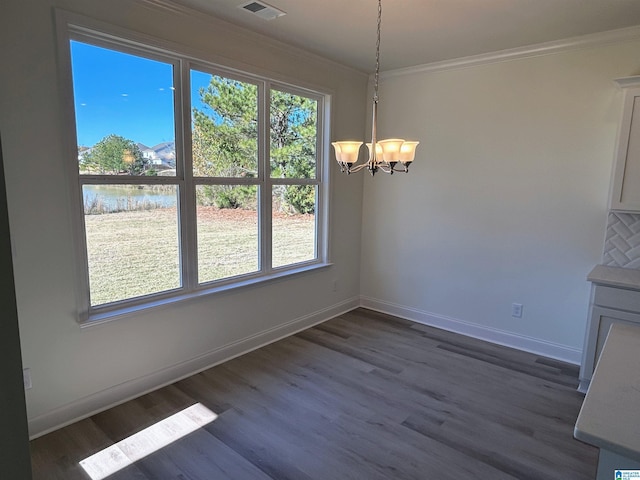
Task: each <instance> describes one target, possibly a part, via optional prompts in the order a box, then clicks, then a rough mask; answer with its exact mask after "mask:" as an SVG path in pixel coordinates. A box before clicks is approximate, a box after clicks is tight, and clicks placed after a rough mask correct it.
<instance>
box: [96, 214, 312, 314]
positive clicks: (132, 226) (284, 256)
mask: <svg viewBox="0 0 640 480" xmlns="http://www.w3.org/2000/svg"><path fill="white" fill-rule="evenodd" d="M85 224H86V233H87V249H88V257H89V282H90V287H91V304H92V305H94V306H95V305H102V304H105V303H110V302H114V301H118V300H123V299H127V298H132V297H137V296H141V295H147V294H151V293H157V292H161V291H165V290H171V289H174V288H179V287H180V265H179V254H178V252H179V249H178V227H177V215H176V210H175V209H174V208H160V209H155V210H149V211H134V212H119V213H110V214H102V215H86V216H85ZM314 237H315V222H314V217H313V215H280V214H274V219H273V254H272V255H273V265H274V266H282V265H288V264H291V263H297V262H300V261H304V260H310V259H312V258H314V251H315V246H314ZM257 269H258V227H257V216H256V213H255V212H253V211H245V210H219V209H216V208H214V207H198V278H199V281H200V282H207V281H211V280H219V279H222V278H227V277H231V276H235V275H241V274H245V273H251V272H255V271H256V270H257Z"/></svg>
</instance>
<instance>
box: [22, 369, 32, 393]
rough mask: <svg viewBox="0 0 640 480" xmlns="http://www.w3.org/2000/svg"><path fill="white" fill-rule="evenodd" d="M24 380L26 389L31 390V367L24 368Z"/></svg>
mask: <svg viewBox="0 0 640 480" xmlns="http://www.w3.org/2000/svg"><path fill="white" fill-rule="evenodd" d="M22 380H23V381H24V389H25V390H29V389H31V387H33V385H32V383H31V369H30V368H25V369H23V370H22Z"/></svg>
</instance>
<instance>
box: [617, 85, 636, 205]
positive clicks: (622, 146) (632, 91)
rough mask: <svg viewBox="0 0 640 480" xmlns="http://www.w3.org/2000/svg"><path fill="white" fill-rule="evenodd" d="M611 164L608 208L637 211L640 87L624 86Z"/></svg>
mask: <svg viewBox="0 0 640 480" xmlns="http://www.w3.org/2000/svg"><path fill="white" fill-rule="evenodd" d="M614 165H615V166H614V171H613V179H612V185H611V208H612V209H613V210H624V211H636V212H640V88H628V89H626V90H625V96H624V108H623V114H622V120H621V122H620V126H619V132H618V145H617V151H616V158H615V164H614Z"/></svg>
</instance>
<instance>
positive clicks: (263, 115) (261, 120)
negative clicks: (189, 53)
mask: <svg viewBox="0 0 640 480" xmlns="http://www.w3.org/2000/svg"><path fill="white" fill-rule="evenodd" d="M270 92H271V89H270V84H269V83H268V82H263V83H262V84H261V88H260V95H259V98H260V99H261V101H260V105H259V107H258V124H259V127H258V128H259V130H258V132H259V136H260V137H261V138H260V141H259V149H260V151H259V158H260V161H259V164H260V168H261V170H262V171H261V178H262V179H263V182H262V186H261V188H260V207H259V208H260V217H259V228H260V267H261V270H262V271H263V272H264V273H269V272H270V271H271V270H272V267H271V264H272V262H271V258H272V254H271V245H272V241H271V232H272V218H271V212H272V205H271V202H272V199H271V193H272V182H271V173H270V172H271V166H270V162H269V158H270V151H271V145H270V143H271V142H270V138H271V136H270V122H269V119H270V116H269V112H270V109H271V99H270V97H271V95H270Z"/></svg>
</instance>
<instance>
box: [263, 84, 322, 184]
mask: <svg viewBox="0 0 640 480" xmlns="http://www.w3.org/2000/svg"><path fill="white" fill-rule="evenodd" d="M317 113H318V102H317V101H316V100H313V99H311V98H306V97H301V96H299V95H293V94H291V93H286V92H281V91H279V90H271V113H270V132H271V133H270V136H271V176H272V177H274V178H285V177H286V178H315V177H316V139H317V136H318V122H317V117H318V115H317Z"/></svg>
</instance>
